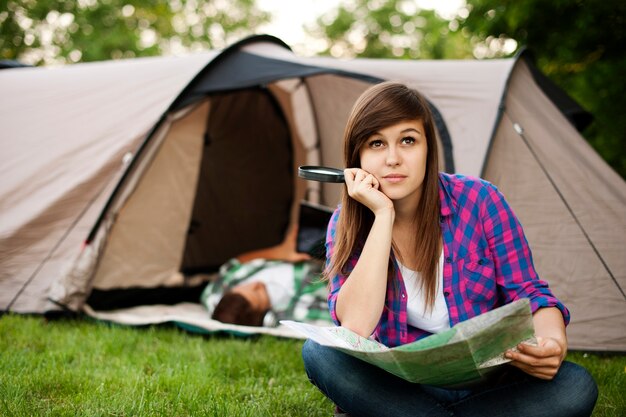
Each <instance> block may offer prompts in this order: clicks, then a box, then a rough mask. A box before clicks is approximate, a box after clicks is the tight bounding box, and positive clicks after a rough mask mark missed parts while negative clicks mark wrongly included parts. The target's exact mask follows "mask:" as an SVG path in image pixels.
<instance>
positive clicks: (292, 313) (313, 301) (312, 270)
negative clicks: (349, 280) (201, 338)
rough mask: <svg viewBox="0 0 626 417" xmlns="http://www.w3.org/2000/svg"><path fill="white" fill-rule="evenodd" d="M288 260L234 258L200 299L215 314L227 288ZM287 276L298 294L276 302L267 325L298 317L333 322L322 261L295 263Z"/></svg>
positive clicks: (310, 320)
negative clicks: (245, 259)
mask: <svg viewBox="0 0 626 417" xmlns="http://www.w3.org/2000/svg"><path fill="white" fill-rule="evenodd" d="M284 263H285V262H284V261H271V260H266V259H254V260H252V261H249V262H244V263H241V262H239V261H238V260H237V259H236V258H233V259H231V260H229V261H228V262H226V263H225V264H223V265H222V266H221V267H220V271H219V275H218V277H217V279H216V280H215V281H212V282H210V283H209V284H208V285H207V286H206V288H205V289H204V291H203V292H202V295H201V297H200V301H201V303H202V304H203V305H204V306H205V307H206V308H207V310H208V311H209V314H210V315H212V314H213V311H215V307H216V306H217V304H218V303H219V301H220V300H221V299H222V295H224V293H225V292H227V291H228V290H230V289H231V288H233V287H234V286H236V285H238V284H243V283H244V282H246V281H247V280H249V279H250V278H252V277H253V276H254V275H255V274H256V273H257V272H260V271H261V270H263V269H265V268H268V267H271V266H275V265H281V264H284ZM284 278H285V279H284V285H285V287H291V288H293V292H294V296H293V297H292V298H291V299H290V300H289V301H288V302H287V303H286V304H285V305H280V306H272V307H271V309H270V311H271V315H270V317H272V319H271V320H268V321H267V322H265V321H264V326H277V325H278V322H279V321H280V320H298V321H303V322H306V323H312V324H318V325H328V324H330V323H331V321H332V320H331V318H330V315H329V314H328V308H327V305H326V299H327V297H328V288H327V285H326V283H325V282H324V281H323V280H322V279H321V265H320V264H319V262H313V261H312V262H306V261H305V262H296V263H293V274H291V275H289V276H285V277H284Z"/></svg>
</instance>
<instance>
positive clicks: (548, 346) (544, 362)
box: [505, 336, 566, 380]
mask: <svg viewBox="0 0 626 417" xmlns="http://www.w3.org/2000/svg"><path fill="white" fill-rule="evenodd" d="M517 349H518V352H515V351H513V350H509V351H507V352H506V354H505V356H506V357H507V358H509V359H511V360H512V362H511V365H513V366H515V367H517V368H519V369H521V370H522V371H524V372H526V373H527V374H529V375H532V376H534V377H537V378H540V379H546V380H550V379H552V378H554V376H555V375H556V373H557V372H558V370H559V368H560V367H561V363H562V362H563V359H564V358H565V353H566V348H564V347H563V346H562V344H561V343H559V341H558V340H557V339H555V338H553V337H539V336H538V337H537V346H532V345H529V344H526V343H520V344H519V345H518V346H517Z"/></svg>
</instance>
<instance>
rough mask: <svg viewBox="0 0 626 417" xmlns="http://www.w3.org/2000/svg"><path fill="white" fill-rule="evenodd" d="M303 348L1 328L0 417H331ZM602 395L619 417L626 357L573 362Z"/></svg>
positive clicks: (172, 331) (604, 409)
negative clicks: (313, 381) (308, 369)
mask: <svg viewBox="0 0 626 417" xmlns="http://www.w3.org/2000/svg"><path fill="white" fill-rule="evenodd" d="M301 346H302V341H299V340H285V339H279V338H274V337H258V338H249V339H240V338H234V337H224V336H210V337H206V336H200V335H196V334H191V333H188V332H185V331H183V330H179V329H178V328H175V327H170V326H158V327H148V328H132V327H118V326H109V325H106V324H102V323H94V322H91V321H88V320H54V321H50V322H48V321H46V320H45V319H43V318H42V317H29V316H16V315H11V314H7V315H4V316H2V318H0V415H2V416H34V415H37V416H47V415H51V416H57V415H68V416H70V415H71V416H75V415H97V416H152V415H156V416H200V415H202V416H220V417H221V416H307V417H308V416H331V415H332V411H333V406H332V404H331V403H330V402H329V401H328V400H326V399H325V398H324V396H323V395H322V394H320V393H319V392H318V391H317V389H315V388H314V387H313V386H312V385H311V384H310V383H309V382H308V380H307V378H306V375H305V373H304V369H303V366H302V361H301V359H300V349H301ZM568 359H569V360H571V361H573V362H577V363H580V364H582V365H584V366H585V367H587V369H589V370H590V371H591V373H592V374H593V375H594V377H595V379H596V381H597V382H598V384H599V386H600V398H599V400H598V404H597V406H596V410H595V412H594V414H593V415H594V416H624V415H626V398H625V396H624V393H625V392H626V356H602V355H593V354H583V353H572V354H570V355H569V357H568Z"/></svg>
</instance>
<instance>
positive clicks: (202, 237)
mask: <svg viewBox="0 0 626 417" xmlns="http://www.w3.org/2000/svg"><path fill="white" fill-rule="evenodd" d="M292 160H293V158H292V146H291V138H290V134H289V128H288V126H287V122H286V120H285V117H284V115H283V114H282V111H281V110H280V108H279V106H278V104H277V103H276V102H275V101H274V99H273V97H272V95H271V94H270V93H269V92H268V91H267V90H264V89H260V88H259V89H249V90H241V91H236V92H230V93H224V94H219V95H214V96H211V98H210V110H209V112H208V117H207V128H206V132H205V134H204V144H203V158H202V163H201V167H200V173H199V177H198V185H197V189H196V197H195V201H194V207H193V213H192V217H191V221H190V225H189V230H188V233H187V239H186V243H185V249H184V255H183V261H182V265H181V271H182V272H183V273H185V274H193V273H198V272H211V271H215V270H217V268H219V266H220V265H221V264H223V263H224V262H225V261H227V260H228V259H230V258H232V257H234V256H236V255H238V254H240V253H242V252H245V251H249V250H252V249H258V248H262V247H267V246H271V245H275V244H277V243H279V242H280V241H281V240H282V237H283V236H284V233H285V231H286V228H287V226H288V223H289V212H290V209H291V204H292V202H293V189H294V184H293V182H294V178H293V177H294V175H293V172H294V171H293V162H292Z"/></svg>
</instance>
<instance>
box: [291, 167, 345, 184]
mask: <svg viewBox="0 0 626 417" xmlns="http://www.w3.org/2000/svg"><path fill="white" fill-rule="evenodd" d="M298 177H300V178H304V179H305V180H311V181H320V182H337V183H341V182H344V177H343V170H342V169H337V168H330V167H322V166H316V165H303V166H301V167H299V168H298Z"/></svg>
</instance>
